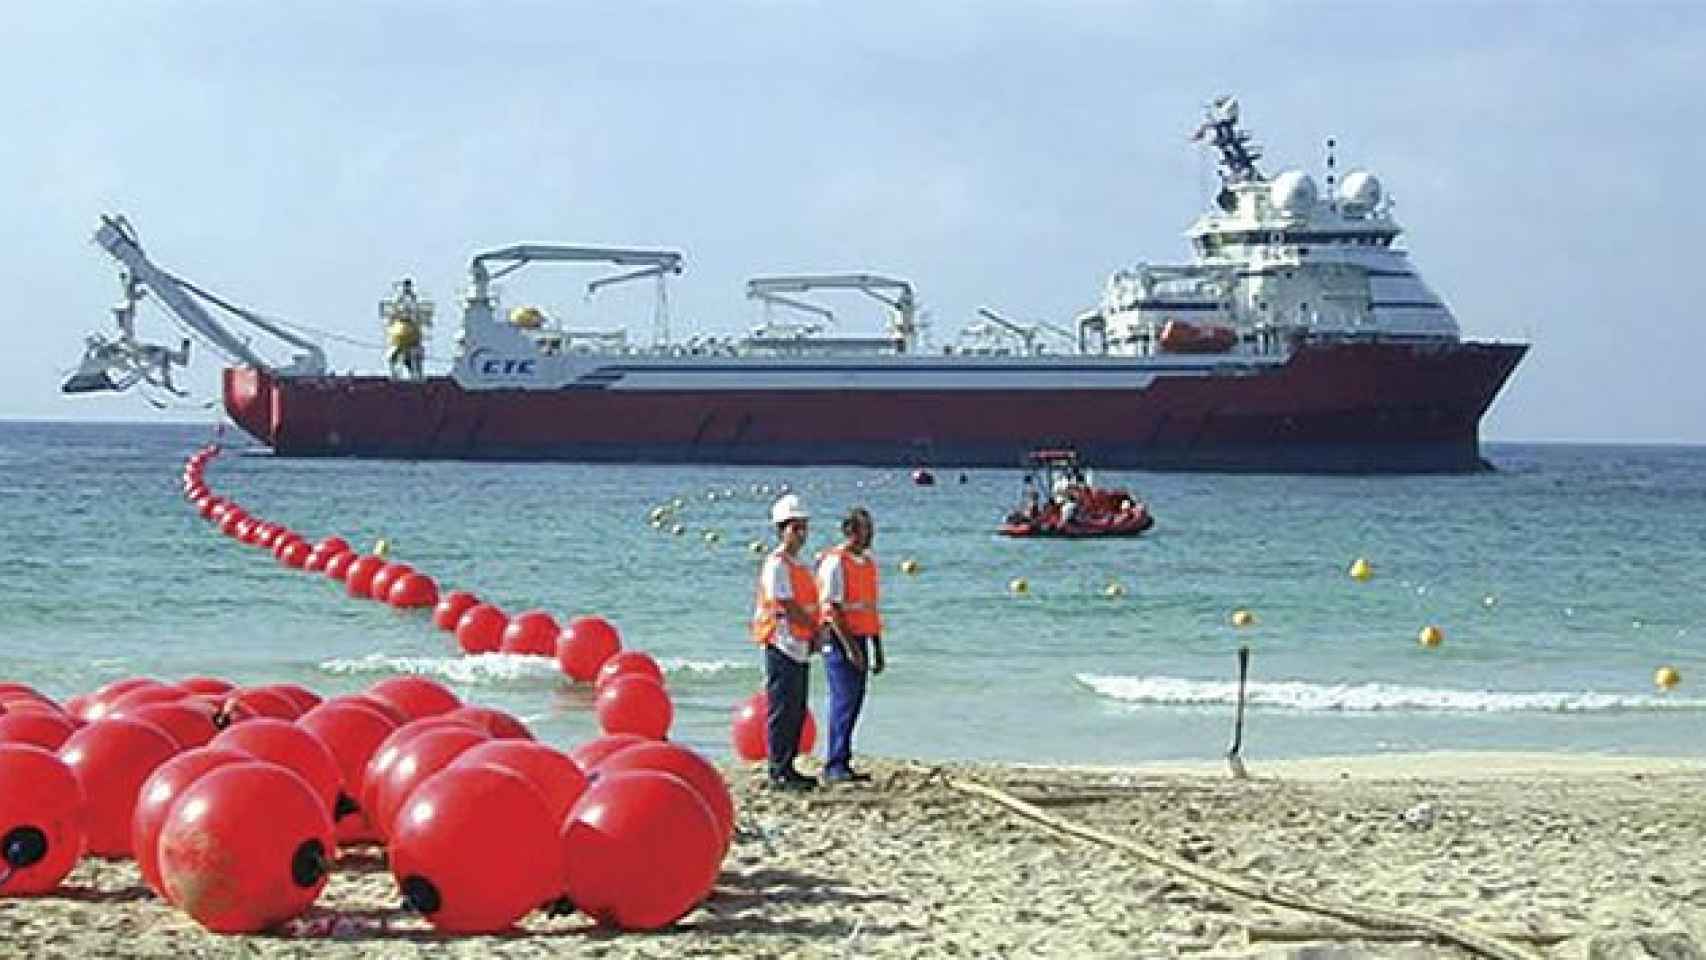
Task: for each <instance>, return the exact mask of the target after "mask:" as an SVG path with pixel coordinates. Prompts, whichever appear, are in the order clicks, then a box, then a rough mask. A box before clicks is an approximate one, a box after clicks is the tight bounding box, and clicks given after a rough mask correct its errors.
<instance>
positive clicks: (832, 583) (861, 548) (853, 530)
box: [817, 507, 884, 783]
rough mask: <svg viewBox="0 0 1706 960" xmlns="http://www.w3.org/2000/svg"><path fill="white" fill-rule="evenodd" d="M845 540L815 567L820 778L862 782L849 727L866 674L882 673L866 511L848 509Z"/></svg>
mask: <svg viewBox="0 0 1706 960" xmlns="http://www.w3.org/2000/svg"><path fill="white" fill-rule="evenodd" d="M841 533H842V536H843V537H844V538H845V539H843V540H842V541H841V542H840V543H838V544H836V545H835V546H834V547H832V548H830V549H829V550H828V551H826V552H825V553H824V555H823V560H822V562H821V563H819V564H818V568H817V588H818V597H819V599H820V601H821V602H822V604H823V622H824V627H825V631H826V633H827V634H828V636H827V638H826V639H827V644H826V646H825V648H824V652H823V672H824V676H825V677H826V678H828V680H829V762H828V763H826V764H825V765H824V768H823V779H824V780H826V781H828V782H831V783H863V782H865V781H868V780H870V779H871V777H870V775H869V774H865V773H860V772H859V771H856V770H854V769H853V727H854V726H855V725H856V724H857V723H858V722H859V710H860V708H861V707H863V706H864V704H865V680H866V678H867V675H868V674H874V673H882V672H883V667H884V663H883V638H882V632H883V621H882V617H881V616H880V615H879V614H878V613H877V562H876V558H875V557H873V556H872V555H871V540H872V539H873V538H874V537H875V536H876V533H877V528H876V524H875V522H873V521H872V519H871V513H870V511H868V510H866V509H865V508H864V507H854V508H853V509H851V510H849V511H848V512H847V516H846V518H845V519H843V520H842V521H841Z"/></svg>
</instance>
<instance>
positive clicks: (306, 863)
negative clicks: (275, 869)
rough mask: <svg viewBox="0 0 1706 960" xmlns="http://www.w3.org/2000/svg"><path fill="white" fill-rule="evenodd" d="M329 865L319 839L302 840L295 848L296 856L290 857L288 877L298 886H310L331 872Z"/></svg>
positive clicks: (324, 849)
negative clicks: (300, 844)
mask: <svg viewBox="0 0 1706 960" xmlns="http://www.w3.org/2000/svg"><path fill="white" fill-rule="evenodd" d="M331 866H332V865H331V863H330V862H329V861H328V860H327V859H326V848H325V846H324V845H322V844H321V843H320V841H318V840H304V841H302V846H300V847H297V848H296V856H294V857H291V858H290V879H292V880H294V881H296V885H297V886H299V887H312V886H313V885H314V884H316V883H319V882H320V881H321V880H322V879H323V878H324V877H325V876H326V874H327V873H330V872H331Z"/></svg>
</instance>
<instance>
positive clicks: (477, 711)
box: [442, 706, 533, 740]
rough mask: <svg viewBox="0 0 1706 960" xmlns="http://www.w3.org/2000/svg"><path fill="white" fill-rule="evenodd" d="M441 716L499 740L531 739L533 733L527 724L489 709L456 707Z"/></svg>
mask: <svg viewBox="0 0 1706 960" xmlns="http://www.w3.org/2000/svg"><path fill="white" fill-rule="evenodd" d="M442 716H444V717H445V718H447V719H450V720H462V721H466V722H468V723H471V724H472V725H474V726H476V727H479V728H480V729H482V730H484V731H486V732H487V733H489V734H491V735H492V736H494V737H496V738H498V739H499V740H532V739H533V731H532V730H529V729H527V724H525V723H522V722H521V721H520V720H519V719H517V718H516V717H515V716H514V715H513V714H509V713H505V712H504V711H502V710H495V709H493V708H491V707H476V706H464V707H457V708H456V709H455V710H452V711H450V712H449V713H446V714H443V715H442Z"/></svg>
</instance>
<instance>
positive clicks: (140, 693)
mask: <svg viewBox="0 0 1706 960" xmlns="http://www.w3.org/2000/svg"><path fill="white" fill-rule="evenodd" d="M189 695H190V692H189V691H188V690H185V689H184V688H183V687H180V686H176V685H172V686H166V685H163V684H154V685H149V686H140V687H135V688H133V689H130V690H126V691H125V692H124V693H121V694H119V695H118V696H116V697H113V698H112V699H110V700H108V701H106V705H107V709H106V712H105V713H103V714H102V716H107V717H111V716H115V715H117V714H118V713H120V712H121V711H123V710H124V709H125V708H127V707H140V706H142V705H143V704H145V703H176V702H178V701H179V700H182V699H183V698H185V697H187V696H189Z"/></svg>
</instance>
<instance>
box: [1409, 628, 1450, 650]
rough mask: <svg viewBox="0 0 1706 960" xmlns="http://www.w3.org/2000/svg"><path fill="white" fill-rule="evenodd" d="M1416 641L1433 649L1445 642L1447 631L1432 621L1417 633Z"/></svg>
mask: <svg viewBox="0 0 1706 960" xmlns="http://www.w3.org/2000/svg"><path fill="white" fill-rule="evenodd" d="M1416 642H1417V643H1419V644H1421V645H1422V646H1424V647H1427V648H1429V649H1432V648H1434V647H1437V646H1439V645H1440V644H1442V643H1444V642H1445V631H1444V630H1441V629H1440V628H1438V627H1436V626H1434V625H1433V624H1431V623H1430V624H1428V625H1427V626H1425V627H1423V628H1422V631H1421V632H1420V633H1418V634H1416Z"/></svg>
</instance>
